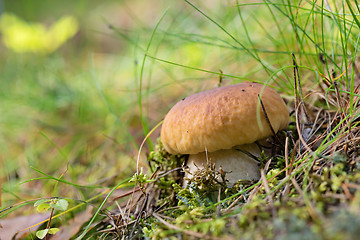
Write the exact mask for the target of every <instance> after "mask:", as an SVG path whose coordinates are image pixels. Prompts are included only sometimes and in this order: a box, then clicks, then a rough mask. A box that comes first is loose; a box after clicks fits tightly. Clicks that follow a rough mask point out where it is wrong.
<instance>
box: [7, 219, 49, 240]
mask: <svg viewBox="0 0 360 240" xmlns="http://www.w3.org/2000/svg"><path fill="white" fill-rule="evenodd" d="M49 216H50V213H46V214H33V215H26V216H19V217H14V218H10V219H2V220H0V239H1V240H11V239H12V238H13V237H14V236H15V235H16V234H17V233H18V232H19V231H21V230H23V229H25V228H28V227H31V226H32V225H35V224H37V223H39V222H41V221H44V220H46V219H47V218H49ZM38 228H39V226H36V227H33V228H30V230H28V231H23V232H19V233H18V234H17V235H16V237H15V239H22V238H24V237H25V236H26V235H28V234H29V232H30V231H31V232H35V231H36V230H37V229H38Z"/></svg>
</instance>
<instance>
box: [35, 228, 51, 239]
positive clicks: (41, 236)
mask: <svg viewBox="0 0 360 240" xmlns="http://www.w3.org/2000/svg"><path fill="white" fill-rule="evenodd" d="M48 232H49V229H44V230H39V231H37V232H36V236H37V237H38V238H40V239H43V238H44V237H45V236H46V234H47V233H48Z"/></svg>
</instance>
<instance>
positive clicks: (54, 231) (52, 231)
mask: <svg viewBox="0 0 360 240" xmlns="http://www.w3.org/2000/svg"><path fill="white" fill-rule="evenodd" d="M59 230H60V229H58V228H50V229H49V234H55V233H57V232H58V231H59Z"/></svg>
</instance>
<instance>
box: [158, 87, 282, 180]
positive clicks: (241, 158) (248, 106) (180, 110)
mask: <svg viewBox="0 0 360 240" xmlns="http://www.w3.org/2000/svg"><path fill="white" fill-rule="evenodd" d="M260 99H261V100H260ZM264 110H265V111H264ZM288 123H289V113H288V110H287V108H286V105H285V103H284V101H283V99H282V98H281V97H280V95H279V94H278V93H277V92H276V91H275V90H273V89H272V88H270V87H267V86H264V85H261V84H258V83H240V84H236V85H231V86H225V87H219V88H216V89H212V90H209V91H205V92H200V93H197V94H194V95H191V96H189V97H186V98H184V99H183V100H181V101H180V102H178V103H177V104H176V105H175V106H174V107H173V108H172V109H171V110H170V111H169V113H168V114H167V115H166V117H165V119H164V122H163V124H162V129H161V141H162V143H163V145H164V147H165V149H166V150H167V151H168V152H169V153H171V154H189V159H188V163H187V166H188V167H189V172H190V174H187V175H186V177H187V178H190V177H192V173H194V171H196V170H197V169H198V168H204V167H206V164H207V163H208V160H210V161H211V162H212V163H214V164H215V166H216V169H219V167H221V168H222V170H223V171H224V172H226V180H227V185H228V186H232V185H233V184H234V183H235V182H237V181H238V180H239V179H241V180H257V179H259V178H260V170H259V162H258V161H257V160H256V159H254V158H257V157H259V156H260V154H261V150H260V148H259V146H258V145H257V144H256V143H255V142H256V141H258V140H262V139H266V138H267V137H270V136H271V135H273V132H275V133H276V132H278V131H279V130H282V129H284V128H286V127H287V125H288ZM271 128H272V129H273V130H272V129H271Z"/></svg>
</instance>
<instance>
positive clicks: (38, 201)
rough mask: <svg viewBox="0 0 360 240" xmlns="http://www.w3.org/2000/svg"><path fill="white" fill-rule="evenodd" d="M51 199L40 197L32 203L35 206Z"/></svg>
mask: <svg viewBox="0 0 360 240" xmlns="http://www.w3.org/2000/svg"><path fill="white" fill-rule="evenodd" d="M49 201H51V200H49V199H40V200H37V201H36V202H35V203H34V207H37V206H39V205H40V204H43V203H46V202H49Z"/></svg>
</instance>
